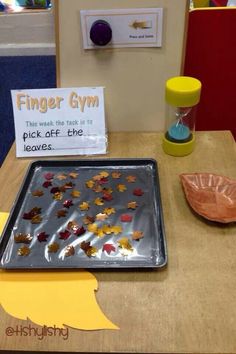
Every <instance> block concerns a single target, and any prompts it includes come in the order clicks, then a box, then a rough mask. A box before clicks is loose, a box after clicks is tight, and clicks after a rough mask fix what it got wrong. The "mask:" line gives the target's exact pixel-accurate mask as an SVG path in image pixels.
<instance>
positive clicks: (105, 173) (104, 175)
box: [99, 171, 109, 178]
mask: <svg viewBox="0 0 236 354" xmlns="http://www.w3.org/2000/svg"><path fill="white" fill-rule="evenodd" d="M99 174H100V176H102V177H105V178H107V177H108V176H109V173H108V172H107V171H101V172H100V173H99Z"/></svg>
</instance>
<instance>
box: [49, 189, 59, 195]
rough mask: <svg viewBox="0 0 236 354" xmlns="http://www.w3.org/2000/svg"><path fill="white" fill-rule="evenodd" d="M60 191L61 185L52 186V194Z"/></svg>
mask: <svg viewBox="0 0 236 354" xmlns="http://www.w3.org/2000/svg"><path fill="white" fill-rule="evenodd" d="M58 192H60V188H59V187H52V188H51V190H50V193H52V194H55V193H58Z"/></svg>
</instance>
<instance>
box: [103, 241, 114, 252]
mask: <svg viewBox="0 0 236 354" xmlns="http://www.w3.org/2000/svg"><path fill="white" fill-rule="evenodd" d="M102 250H103V252H107V253H108V254H110V253H111V252H115V251H116V248H115V246H114V245H113V244H112V243H105V244H104V245H103V247H102Z"/></svg>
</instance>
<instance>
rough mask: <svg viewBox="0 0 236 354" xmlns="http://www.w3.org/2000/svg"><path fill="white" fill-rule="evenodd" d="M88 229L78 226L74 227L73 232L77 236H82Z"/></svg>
mask: <svg viewBox="0 0 236 354" xmlns="http://www.w3.org/2000/svg"><path fill="white" fill-rule="evenodd" d="M85 232H86V229H85V228H84V227H83V226H78V227H77V228H75V229H74V231H73V234H74V235H76V236H81V235H83V234H85Z"/></svg>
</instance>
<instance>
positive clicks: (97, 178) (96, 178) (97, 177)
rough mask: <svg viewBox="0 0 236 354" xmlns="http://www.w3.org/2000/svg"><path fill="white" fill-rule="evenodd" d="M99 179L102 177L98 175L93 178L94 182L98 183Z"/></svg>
mask: <svg viewBox="0 0 236 354" xmlns="http://www.w3.org/2000/svg"><path fill="white" fill-rule="evenodd" d="M101 178H102V176H101V175H100V174H99V175H95V176H93V180H94V181H100V179H101Z"/></svg>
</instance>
